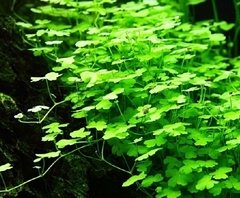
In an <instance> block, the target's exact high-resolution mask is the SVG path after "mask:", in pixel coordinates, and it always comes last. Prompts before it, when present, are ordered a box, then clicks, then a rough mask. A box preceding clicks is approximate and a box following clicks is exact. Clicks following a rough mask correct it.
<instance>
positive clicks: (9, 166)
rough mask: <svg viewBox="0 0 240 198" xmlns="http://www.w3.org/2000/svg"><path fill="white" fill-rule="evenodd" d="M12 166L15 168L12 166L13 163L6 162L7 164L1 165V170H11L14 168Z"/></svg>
mask: <svg viewBox="0 0 240 198" xmlns="http://www.w3.org/2000/svg"><path fill="white" fill-rule="evenodd" d="M12 168H13V167H12V165H11V164H9V163H6V164H4V165H1V166H0V172H4V171H6V170H10V169H12Z"/></svg>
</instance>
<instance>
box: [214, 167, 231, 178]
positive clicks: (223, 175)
mask: <svg viewBox="0 0 240 198" xmlns="http://www.w3.org/2000/svg"><path fill="white" fill-rule="evenodd" d="M231 171H232V168H231V167H220V168H219V169H217V170H216V171H215V172H213V173H212V175H213V178H214V179H226V178H228V175H227V174H226V173H229V172H231Z"/></svg>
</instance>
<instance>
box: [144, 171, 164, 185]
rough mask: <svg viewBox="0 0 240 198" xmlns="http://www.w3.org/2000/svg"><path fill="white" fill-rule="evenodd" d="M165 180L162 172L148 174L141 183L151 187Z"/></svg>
mask: <svg viewBox="0 0 240 198" xmlns="http://www.w3.org/2000/svg"><path fill="white" fill-rule="evenodd" d="M162 180H163V177H162V175H161V174H156V175H150V176H147V177H146V178H145V179H144V180H143V181H142V183H141V185H142V186H143V187H144V188H148V187H150V186H151V185H152V184H153V183H156V182H160V181H162Z"/></svg>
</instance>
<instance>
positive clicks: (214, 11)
mask: <svg viewBox="0 0 240 198" xmlns="http://www.w3.org/2000/svg"><path fill="white" fill-rule="evenodd" d="M211 2H212V8H213V16H214V20H215V21H216V22H218V21H219V17H218V11H217V4H216V1H215V0H211Z"/></svg>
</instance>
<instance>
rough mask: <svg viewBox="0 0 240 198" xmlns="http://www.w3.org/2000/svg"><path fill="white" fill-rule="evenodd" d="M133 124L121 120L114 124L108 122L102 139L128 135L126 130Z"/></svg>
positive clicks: (120, 137) (122, 137)
mask: <svg viewBox="0 0 240 198" xmlns="http://www.w3.org/2000/svg"><path fill="white" fill-rule="evenodd" d="M134 126H135V125H127V124H125V123H121V122H120V123H115V124H109V125H108V127H107V129H106V131H105V133H104V136H103V139H104V140H108V139H111V138H118V139H124V138H126V137H127V136H128V135H129V133H128V130H129V129H130V128H131V127H134Z"/></svg>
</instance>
